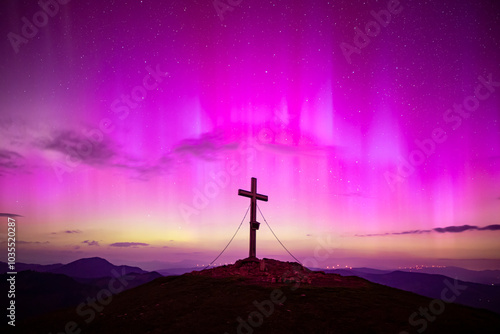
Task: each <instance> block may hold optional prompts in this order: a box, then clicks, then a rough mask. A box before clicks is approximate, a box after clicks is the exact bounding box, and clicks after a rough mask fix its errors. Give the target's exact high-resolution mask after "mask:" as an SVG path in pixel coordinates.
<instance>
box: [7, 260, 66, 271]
mask: <svg viewBox="0 0 500 334" xmlns="http://www.w3.org/2000/svg"><path fill="white" fill-rule="evenodd" d="M62 266H64V264H62V263H55V264H29V263H21V262H17V263H16V271H17V272H20V271H25V270H33V271H38V272H41V273H44V272H52V271H53V270H56V269H58V268H60V267H62ZM9 271H11V270H9V269H8V266H7V262H1V261H0V274H5V273H7V272H9Z"/></svg>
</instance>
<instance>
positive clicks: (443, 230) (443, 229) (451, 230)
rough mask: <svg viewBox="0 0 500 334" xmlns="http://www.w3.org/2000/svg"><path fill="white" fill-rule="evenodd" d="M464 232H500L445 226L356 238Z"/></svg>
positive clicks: (492, 227)
mask: <svg viewBox="0 0 500 334" xmlns="http://www.w3.org/2000/svg"><path fill="white" fill-rule="evenodd" d="M465 231H500V225H497V224H494V225H488V226H484V227H478V226H473V225H461V226H447V227H436V228H433V229H431V230H413V231H403V232H388V233H376V234H356V236H357V237H382V236H388V235H407V234H423V233H431V232H437V233H462V232H465Z"/></svg>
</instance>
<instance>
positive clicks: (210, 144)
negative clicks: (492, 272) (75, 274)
mask: <svg viewBox="0 0 500 334" xmlns="http://www.w3.org/2000/svg"><path fill="white" fill-rule="evenodd" d="M61 2H62V4H61ZM65 2H67V0H65V1H63V0H60V1H59V2H57V1H56V0H53V1H47V0H42V3H47V5H46V6H45V12H44V11H42V9H41V7H40V6H39V5H37V3H36V1H27V0H23V1H17V0H5V1H2V3H1V4H0V13H2V14H1V15H2V18H3V19H2V20H0V33H1V34H2V35H3V36H4V38H3V39H2V43H3V44H2V52H1V54H0V57H1V61H0V68H1V74H2V80H1V81H0V97H1V98H0V186H1V189H2V191H1V195H0V212H1V214H0V221H3V222H4V223H3V224H2V230H1V232H2V234H1V235H0V237H1V238H2V242H3V243H4V244H5V240H6V222H7V217H9V216H11V215H19V217H17V218H16V219H17V221H18V229H17V240H18V243H17V253H18V259H17V260H18V261H20V262H35V263H54V262H69V261H72V260H76V259H78V258H81V257H89V256H101V257H105V258H107V259H109V260H111V261H114V262H117V263H120V262H122V263H125V262H129V263H132V262H134V263H139V264H143V265H144V266H146V267H151V269H153V268H152V267H153V266H155V265H160V264H159V263H158V262H180V261H185V263H199V264H206V263H207V262H209V261H210V260H212V259H213V258H214V257H215V256H216V255H217V254H218V253H219V252H220V251H221V250H222V248H223V247H224V246H225V245H226V243H227V242H228V240H229V238H230V237H231V236H232V234H233V233H234V232H235V230H236V228H237V227H238V225H239V223H240V221H241V220H242V218H243V215H244V213H245V211H246V209H247V207H248V205H249V203H248V202H249V201H248V199H247V198H243V197H239V196H237V190H238V189H240V188H241V189H245V190H248V189H249V187H250V178H251V177H257V178H258V190H259V192H260V193H262V194H266V195H268V196H269V202H267V203H259V205H260V208H261V209H262V211H263V213H264V215H265V217H266V219H267V221H268V222H269V224H270V225H271V227H272V228H273V230H274V231H275V232H276V234H277V235H278V237H279V238H280V239H281V241H282V242H283V243H284V244H285V245H286V246H287V247H288V249H289V250H290V251H291V252H292V253H293V254H294V255H295V256H296V257H297V258H299V259H301V260H305V259H308V261H309V262H311V261H316V262H317V263H318V265H322V266H327V265H328V266H332V265H335V266H336V265H337V264H339V265H343V266H345V265H348V266H351V265H353V266H358V265H367V266H372V267H377V266H378V267H383V266H397V265H414V264H417V263H418V264H429V265H430V264H434V263H435V264H438V263H439V264H447V263H448V264H451V263H453V264H455V265H456V264H457V263H458V264H462V265H464V266H467V267H471V268H472V267H476V268H479V267H481V268H498V269H500V244H499V243H498V238H499V237H500V220H499V217H500V122H499V119H500V109H499V107H500V67H499V64H500V63H499V60H500V52H499V50H500V45H499V40H500V34H499V32H498V26H499V24H500V4H499V3H498V2H496V1H486V0H481V1H463V0H460V1H456V0H453V1H452V0H445V1H401V2H400V3H399V2H397V1H396V2H395V1H315V2H313V3H311V2H304V1H300V2H299V1H292V2H291V1H261V2H257V3H255V2H251V1H247V0H242V1H231V2H226V1H225V0H220V1H218V2H216V4H217V8H215V6H214V4H213V3H212V1H210V0H204V1H162V2H160V1H152V0H149V1H148V0H144V1H127V2H126V4H124V3H122V2H115V1H104V2H98V1H77V0H73V1H69V2H68V3H65ZM228 3H231V4H232V5H227V6H229V7H224V6H222V5H221V4H228ZM221 8H226V10H225V11H223V12H219V13H218V11H217V10H219V11H220V10H221ZM218 14H219V15H218ZM34 24H35V25H34ZM259 221H260V222H262V225H261V229H260V230H259V231H258V232H257V256H258V257H273V258H278V259H283V260H291V258H290V256H288V254H287V253H286V252H285V251H284V250H283V249H282V248H281V246H280V245H279V243H278V242H277V241H276V240H275V239H274V237H273V235H272V234H271V232H270V231H269V229H268V228H267V226H266V225H265V223H264V222H263V220H262V218H259ZM467 226H469V227H467ZM247 248H248V224H247V223H246V222H245V224H244V225H243V226H242V228H241V230H240V231H239V233H238V235H237V236H236V238H235V240H234V241H233V243H232V244H231V245H230V247H229V248H228V249H227V251H226V253H224V255H223V256H222V257H221V259H220V261H218V262H232V261H235V260H236V259H239V258H244V257H246V256H247V254H248V250H247ZM443 259H449V260H443ZM462 259H467V260H468V261H462V262H460V261H458V260H462ZM457 261H458V262H457Z"/></svg>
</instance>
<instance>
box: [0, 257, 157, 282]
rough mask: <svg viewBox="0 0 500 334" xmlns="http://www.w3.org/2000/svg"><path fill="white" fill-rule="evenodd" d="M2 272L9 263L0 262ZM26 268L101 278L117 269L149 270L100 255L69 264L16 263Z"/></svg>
mask: <svg viewBox="0 0 500 334" xmlns="http://www.w3.org/2000/svg"><path fill="white" fill-rule="evenodd" d="M0 269H1V271H0V272H1V273H2V274H5V273H6V272H8V271H10V270H8V268H7V263H5V262H0ZM24 270H33V271H38V272H50V273H54V274H64V275H67V276H70V277H79V278H99V277H109V276H111V271H112V270H115V271H118V272H119V273H122V272H124V273H125V274H129V273H138V274H145V273H147V271H144V270H142V269H141V268H139V267H131V266H115V265H114V264H111V263H110V262H108V261H107V260H105V259H103V258H100V257H90V258H83V259H79V260H76V261H73V262H70V263H68V264H60V263H57V264H49V265H40V264H26V263H16V271H17V272H20V271H24Z"/></svg>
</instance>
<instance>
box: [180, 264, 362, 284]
mask: <svg viewBox="0 0 500 334" xmlns="http://www.w3.org/2000/svg"><path fill="white" fill-rule="evenodd" d="M188 275H194V276H207V277H213V278H223V277H241V278H245V282H246V283H253V284H260V285H264V286H272V285H273V284H280V283H285V284H291V283H294V285H295V286H297V287H298V286H301V285H306V286H337V287H339V286H353V287H354V286H357V287H360V286H365V285H366V283H367V281H365V280H363V279H360V278H358V277H354V276H353V277H343V276H341V275H338V274H326V273H325V272H324V271H312V270H309V269H308V268H306V267H304V266H302V265H301V264H299V263H297V262H283V261H278V260H273V259H267V258H264V259H257V258H253V259H252V258H246V259H243V260H238V261H236V262H235V263H234V264H231V265H225V266H220V267H215V268H212V269H205V270H201V271H193V272H191V273H189V274H188Z"/></svg>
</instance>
